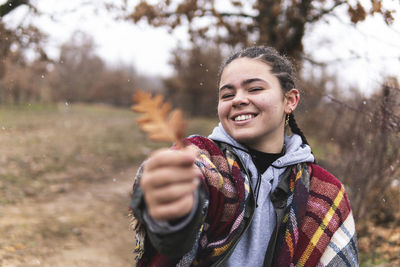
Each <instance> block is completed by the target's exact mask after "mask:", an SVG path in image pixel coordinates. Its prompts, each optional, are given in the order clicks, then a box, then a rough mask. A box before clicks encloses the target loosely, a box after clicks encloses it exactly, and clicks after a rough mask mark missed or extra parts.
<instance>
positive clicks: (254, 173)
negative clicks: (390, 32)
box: [131, 47, 358, 266]
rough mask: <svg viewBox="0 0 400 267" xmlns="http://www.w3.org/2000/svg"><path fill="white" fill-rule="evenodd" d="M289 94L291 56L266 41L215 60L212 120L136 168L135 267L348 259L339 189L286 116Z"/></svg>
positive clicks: (347, 215) (349, 234)
mask: <svg viewBox="0 0 400 267" xmlns="http://www.w3.org/2000/svg"><path fill="white" fill-rule="evenodd" d="M299 99H300V97H299V91H298V90H297V89H296V86H295V79H294V68H293V66H292V64H291V63H290V62H289V61H288V60H287V59H286V58H285V57H283V56H281V55H280V54H279V53H278V52H277V51H276V50H275V49H273V48H271V47H250V48H247V49H245V50H243V51H240V52H237V53H235V54H233V55H232V56H231V57H230V58H229V59H228V60H227V61H226V62H225V64H223V65H222V67H221V70H220V73H219V93H218V116H219V119H220V123H219V125H218V126H217V127H215V129H214V130H213V132H212V133H211V135H210V136H208V138H205V137H201V136H191V137H189V138H187V139H185V143H186V144H187V147H186V148H185V149H182V150H168V149H162V150H159V151H157V152H155V153H154V154H153V155H152V156H151V157H150V158H149V159H148V160H147V161H145V163H144V164H143V165H142V166H141V168H140V169H139V171H138V175H137V176H136V179H135V185H134V189H133V194H132V202H131V208H132V212H133V215H134V219H133V226H134V229H135V230H136V242H137V246H136V252H137V260H138V265H139V266H344V265H346V266H357V265H358V259H357V243H356V237H355V226H354V220H353V216H352V211H351V209H350V204H349V201H348V199H347V195H346V192H345V191H344V187H343V185H342V184H341V183H340V182H339V181H338V180H337V179H336V178H335V177H333V176H332V175H331V174H330V173H329V172H327V171H326V170H324V169H322V168H321V167H319V166H318V165H316V164H315V162H314V156H313V154H312V153H311V148H310V146H309V145H308V143H307V140H306V138H305V136H304V135H303V133H302V132H301V130H300V129H299V127H298V126H297V123H296V121H295V119H294V116H293V111H294V110H295V109H296V106H297V104H298V102H299ZM286 125H288V126H289V127H290V129H291V131H292V135H287V134H285V126H286Z"/></svg>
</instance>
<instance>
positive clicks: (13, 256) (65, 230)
mask: <svg viewBox="0 0 400 267" xmlns="http://www.w3.org/2000/svg"><path fill="white" fill-rule="evenodd" d="M135 171H136V168H131V169H128V170H125V171H124V172H121V173H120V174H119V175H118V176H116V177H114V178H111V179H109V180H105V181H101V182H96V183H82V184H78V185H75V186H73V187H71V188H68V190H67V191H64V190H59V191H60V192H58V193H57V194H54V193H53V194H50V195H48V196H40V197H38V196H36V197H35V198H31V199H25V200H24V201H23V203H20V204H17V205H6V206H0V266H4V267H6V266H17V267H18V266H21V267H22V266H24V267H25V266H52V267H54V266H77V267H80V266H82V267H86V266H113V267H114V266H116V267H118V266H132V260H133V257H132V253H131V251H132V250H133V248H134V235H133V233H132V232H131V231H130V230H129V219H128V216H127V214H128V205H129V190H130V187H131V183H132V178H133V176H134V174H135Z"/></svg>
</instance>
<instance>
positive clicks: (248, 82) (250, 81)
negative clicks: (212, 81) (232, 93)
mask: <svg viewBox="0 0 400 267" xmlns="http://www.w3.org/2000/svg"><path fill="white" fill-rule="evenodd" d="M254 82H264V83H268V82H266V81H265V80H263V79H260V78H251V79H247V80H244V81H243V82H242V86H246V85H248V84H250V83H254ZM224 89H231V90H232V89H234V86H233V85H231V84H225V85H223V86H222V87H221V88H219V91H222V90H224Z"/></svg>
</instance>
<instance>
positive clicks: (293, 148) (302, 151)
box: [208, 123, 314, 168]
mask: <svg viewBox="0 0 400 267" xmlns="http://www.w3.org/2000/svg"><path fill="white" fill-rule="evenodd" d="M208 138H210V139H212V140H215V141H220V142H224V143H227V144H229V145H231V146H233V147H234V148H235V150H236V152H238V154H243V152H245V153H246V154H248V149H247V148H246V147H245V146H243V145H242V144H240V143H238V142H237V141H236V140H235V139H233V138H232V137H231V136H230V135H229V134H228V133H227V132H226V131H225V129H224V128H223V127H222V124H221V123H219V124H218V126H217V127H215V128H214V130H213V132H212V133H211V134H210V135H209V136H208ZM284 142H285V148H286V151H285V154H284V155H283V156H282V157H280V158H279V159H277V160H276V161H275V162H273V163H272V166H273V167H275V168H284V167H287V166H290V165H294V164H297V163H301V162H313V161H314V156H313V154H312V153H311V148H310V146H309V145H306V144H303V142H302V140H301V137H300V136H299V135H297V134H293V135H291V136H288V135H286V136H285V141H284Z"/></svg>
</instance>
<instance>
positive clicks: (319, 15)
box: [306, 1, 346, 22]
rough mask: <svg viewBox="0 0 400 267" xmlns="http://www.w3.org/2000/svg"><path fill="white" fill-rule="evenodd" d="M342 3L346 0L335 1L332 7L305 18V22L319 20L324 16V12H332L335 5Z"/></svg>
mask: <svg viewBox="0 0 400 267" xmlns="http://www.w3.org/2000/svg"><path fill="white" fill-rule="evenodd" d="M344 3H346V1H339V2H336V3H335V4H334V5H333V6H332V7H330V8H328V9H322V10H321V11H320V12H319V13H318V14H317V15H315V16H313V17H311V18H309V19H306V21H307V22H315V21H317V20H320V19H321V18H322V17H323V16H325V15H326V14H329V13H332V11H333V10H335V9H336V8H337V7H339V6H341V5H343V4H344Z"/></svg>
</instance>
